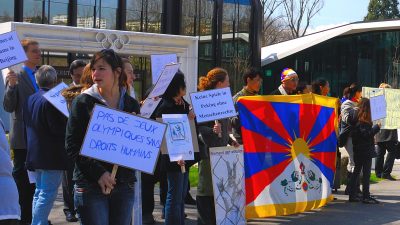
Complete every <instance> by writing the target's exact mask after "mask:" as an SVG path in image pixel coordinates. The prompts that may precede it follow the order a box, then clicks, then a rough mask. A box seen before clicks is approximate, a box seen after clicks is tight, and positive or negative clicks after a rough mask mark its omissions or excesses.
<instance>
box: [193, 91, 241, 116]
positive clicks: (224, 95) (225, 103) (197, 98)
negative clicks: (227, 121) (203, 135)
mask: <svg viewBox="0 0 400 225" xmlns="http://www.w3.org/2000/svg"><path fill="white" fill-rule="evenodd" d="M190 99H191V100H192V105H193V109H194V113H195V114H196V118H197V122H199V123H201V122H206V121H213V120H218V119H224V118H229V117H234V116H236V115H237V113H236V110H235V106H234V105H233V100H232V95H231V89H230V88H229V87H227V88H221V89H215V90H210V91H202V92H196V93H191V94H190Z"/></svg>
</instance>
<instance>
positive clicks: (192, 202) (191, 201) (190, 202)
mask: <svg viewBox="0 0 400 225" xmlns="http://www.w3.org/2000/svg"><path fill="white" fill-rule="evenodd" d="M185 204H186V205H196V200H194V199H193V197H192V196H191V195H190V194H188V195H186V198H185Z"/></svg>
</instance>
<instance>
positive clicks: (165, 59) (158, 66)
mask: <svg viewBox="0 0 400 225" xmlns="http://www.w3.org/2000/svg"><path fill="white" fill-rule="evenodd" d="M150 58H151V74H152V81H153V84H155V83H156V82H157V80H158V78H159V77H160V74H161V71H162V69H163V68H164V67H165V65H167V64H170V63H178V58H177V57H176V54H167V55H151V56H150Z"/></svg>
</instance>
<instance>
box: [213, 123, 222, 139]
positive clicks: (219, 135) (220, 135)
mask: <svg viewBox="0 0 400 225" xmlns="http://www.w3.org/2000/svg"><path fill="white" fill-rule="evenodd" d="M214 123H215V125H218V124H219V122H218V120H214ZM218 137H219V138H221V137H222V134H221V133H218Z"/></svg>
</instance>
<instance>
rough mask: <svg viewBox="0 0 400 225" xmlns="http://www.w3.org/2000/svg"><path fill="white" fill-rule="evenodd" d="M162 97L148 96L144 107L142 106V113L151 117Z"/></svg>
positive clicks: (146, 116) (143, 115)
mask: <svg viewBox="0 0 400 225" xmlns="http://www.w3.org/2000/svg"><path fill="white" fill-rule="evenodd" d="M161 99H162V98H158V99H157V100H155V99H154V98H147V99H146V100H144V102H143V104H142V107H140V115H141V116H142V117H145V118H150V116H151V115H152V114H153V112H154V110H155V109H156V108H157V106H158V104H160V102H161Z"/></svg>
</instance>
